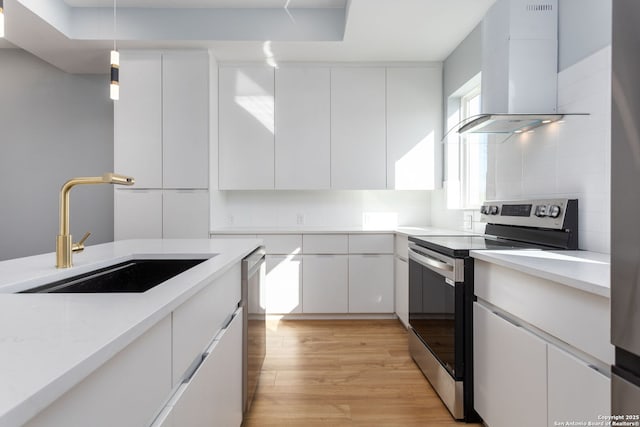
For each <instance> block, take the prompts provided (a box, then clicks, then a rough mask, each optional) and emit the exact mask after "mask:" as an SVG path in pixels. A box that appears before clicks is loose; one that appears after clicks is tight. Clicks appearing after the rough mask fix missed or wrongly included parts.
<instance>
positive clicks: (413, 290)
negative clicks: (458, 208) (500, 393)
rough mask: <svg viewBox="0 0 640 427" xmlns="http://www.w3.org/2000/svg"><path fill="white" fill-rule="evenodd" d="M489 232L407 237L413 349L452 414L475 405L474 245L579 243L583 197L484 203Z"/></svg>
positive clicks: (469, 415)
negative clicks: (579, 213)
mask: <svg viewBox="0 0 640 427" xmlns="http://www.w3.org/2000/svg"><path fill="white" fill-rule="evenodd" d="M481 214H482V218H483V220H484V221H485V222H487V227H486V230H485V235H476V236H469V235H460V236H410V237H409V326H410V331H409V350H410V352H411V356H412V357H413V359H414V360H415V362H416V363H417V365H418V366H419V367H420V369H421V370H422V372H423V373H424V375H425V376H426V377H427V379H428V380H429V382H431V385H432V386H433V387H434V389H435V390H436V391H437V392H438V394H439V395H440V397H441V399H442V400H443V402H444V403H445V405H446V406H447V408H448V409H449V411H450V412H451V414H452V415H453V417H454V418H456V419H461V420H465V421H477V420H478V419H479V417H478V415H477V414H476V413H475V411H474V409H473V336H472V333H473V323H472V318H473V316H472V312H473V301H474V298H475V297H474V291H473V258H471V257H470V256H469V251H471V250H484V249H491V250H496V249H577V247H578V201H577V200H569V199H548V200H529V201H505V202H489V203H485V204H484V205H483V206H482V208H481Z"/></svg>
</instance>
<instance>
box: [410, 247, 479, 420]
mask: <svg viewBox="0 0 640 427" xmlns="http://www.w3.org/2000/svg"><path fill="white" fill-rule="evenodd" d="M471 265H472V263H471V262H470V260H469V259H468V258H452V257H448V256H445V255H443V254H439V253H437V252H434V251H432V250H429V249H427V248H424V247H421V246H419V245H417V244H415V243H411V244H410V245H409V325H410V326H411V331H410V335H409V346H410V350H411V354H412V355H413V357H414V359H415V361H416V363H417V364H418V366H419V367H420V369H421V370H422V371H423V372H424V373H425V375H427V377H428V378H429V379H430V381H431V383H432V385H433V387H434V388H435V389H436V391H437V392H438V394H439V395H440V398H441V399H442V401H443V402H444V403H445V404H446V405H447V407H448V408H449V411H450V412H451V414H452V415H453V416H454V418H456V419H463V418H465V413H464V391H465V389H464V378H465V377H466V376H465V375H464V370H465V368H466V366H465V354H464V352H465V350H468V345H470V344H469V341H470V340H469V337H471V332H470V330H469V329H468V328H469V326H468V325H467V324H466V323H465V322H466V321H468V319H466V318H465V313H466V312H468V310H465V305H468V304H472V303H473V300H472V299H471V300H469V299H470V298H472V297H473V291H471V292H465V275H466V274H465V273H467V274H468V273H469V271H468V269H469V268H470V266H471ZM467 300H469V301H467Z"/></svg>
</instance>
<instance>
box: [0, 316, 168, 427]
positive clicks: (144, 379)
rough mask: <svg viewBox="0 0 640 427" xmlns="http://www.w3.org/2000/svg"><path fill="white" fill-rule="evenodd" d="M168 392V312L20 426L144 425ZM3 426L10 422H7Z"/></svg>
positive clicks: (101, 426) (107, 426)
mask: <svg viewBox="0 0 640 427" xmlns="http://www.w3.org/2000/svg"><path fill="white" fill-rule="evenodd" d="M34 369H36V367H35V366H34ZM170 393H171V316H170V315H167V316H166V317H165V318H164V319H161V320H160V321H159V322H158V323H157V324H155V325H154V326H153V327H151V329H149V330H148V331H146V332H145V333H144V334H142V335H141V336H140V337H138V338H136V339H135V341H133V342H132V343H131V344H129V345H128V346H127V347H125V348H124V349H122V350H121V351H120V352H118V353H116V354H115V355H114V356H113V357H112V358H111V359H109V360H108V361H106V362H105V363H104V364H103V365H102V366H100V367H99V368H97V369H96V370H95V371H93V372H92V373H91V374H90V375H89V376H87V377H86V378H85V379H83V380H82V381H81V382H80V383H78V384H77V385H75V386H74V387H73V388H71V389H70V390H69V391H67V392H66V393H65V394H63V395H62V396H61V397H59V398H58V399H57V400H55V401H54V402H53V403H52V404H51V405H49V406H48V407H46V408H45V409H44V410H43V411H42V412H40V413H39V414H38V415H36V416H35V417H34V418H32V419H31V420H29V421H28V422H27V423H25V424H21V425H22V426H23V427H54V426H55V427H58V426H61V427H87V426H92V427H94V426H95V427H114V426H118V427H139V426H148V425H150V424H151V423H152V421H153V420H154V418H155V417H156V415H157V413H158V410H159V409H160V408H161V407H162V405H163V404H164V401H165V399H166V398H167V396H169V394H170ZM5 425H15V424H13V423H11V422H10V421H9V422H8V423H6V424H5Z"/></svg>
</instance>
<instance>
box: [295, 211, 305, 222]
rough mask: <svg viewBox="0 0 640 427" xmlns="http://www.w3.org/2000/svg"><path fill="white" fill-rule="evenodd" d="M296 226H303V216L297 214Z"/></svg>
mask: <svg viewBox="0 0 640 427" xmlns="http://www.w3.org/2000/svg"><path fill="white" fill-rule="evenodd" d="M296 224H298V225H303V224H304V214H301V213H299V214H297V215H296Z"/></svg>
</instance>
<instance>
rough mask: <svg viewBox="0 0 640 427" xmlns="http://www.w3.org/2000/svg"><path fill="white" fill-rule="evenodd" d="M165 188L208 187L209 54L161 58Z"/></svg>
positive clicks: (169, 55)
mask: <svg viewBox="0 0 640 427" xmlns="http://www.w3.org/2000/svg"><path fill="white" fill-rule="evenodd" d="M162 153H163V155H162V172H163V188H208V187H209V54H208V53H207V51H197V52H180V53H178V52H172V53H165V54H163V57H162Z"/></svg>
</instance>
